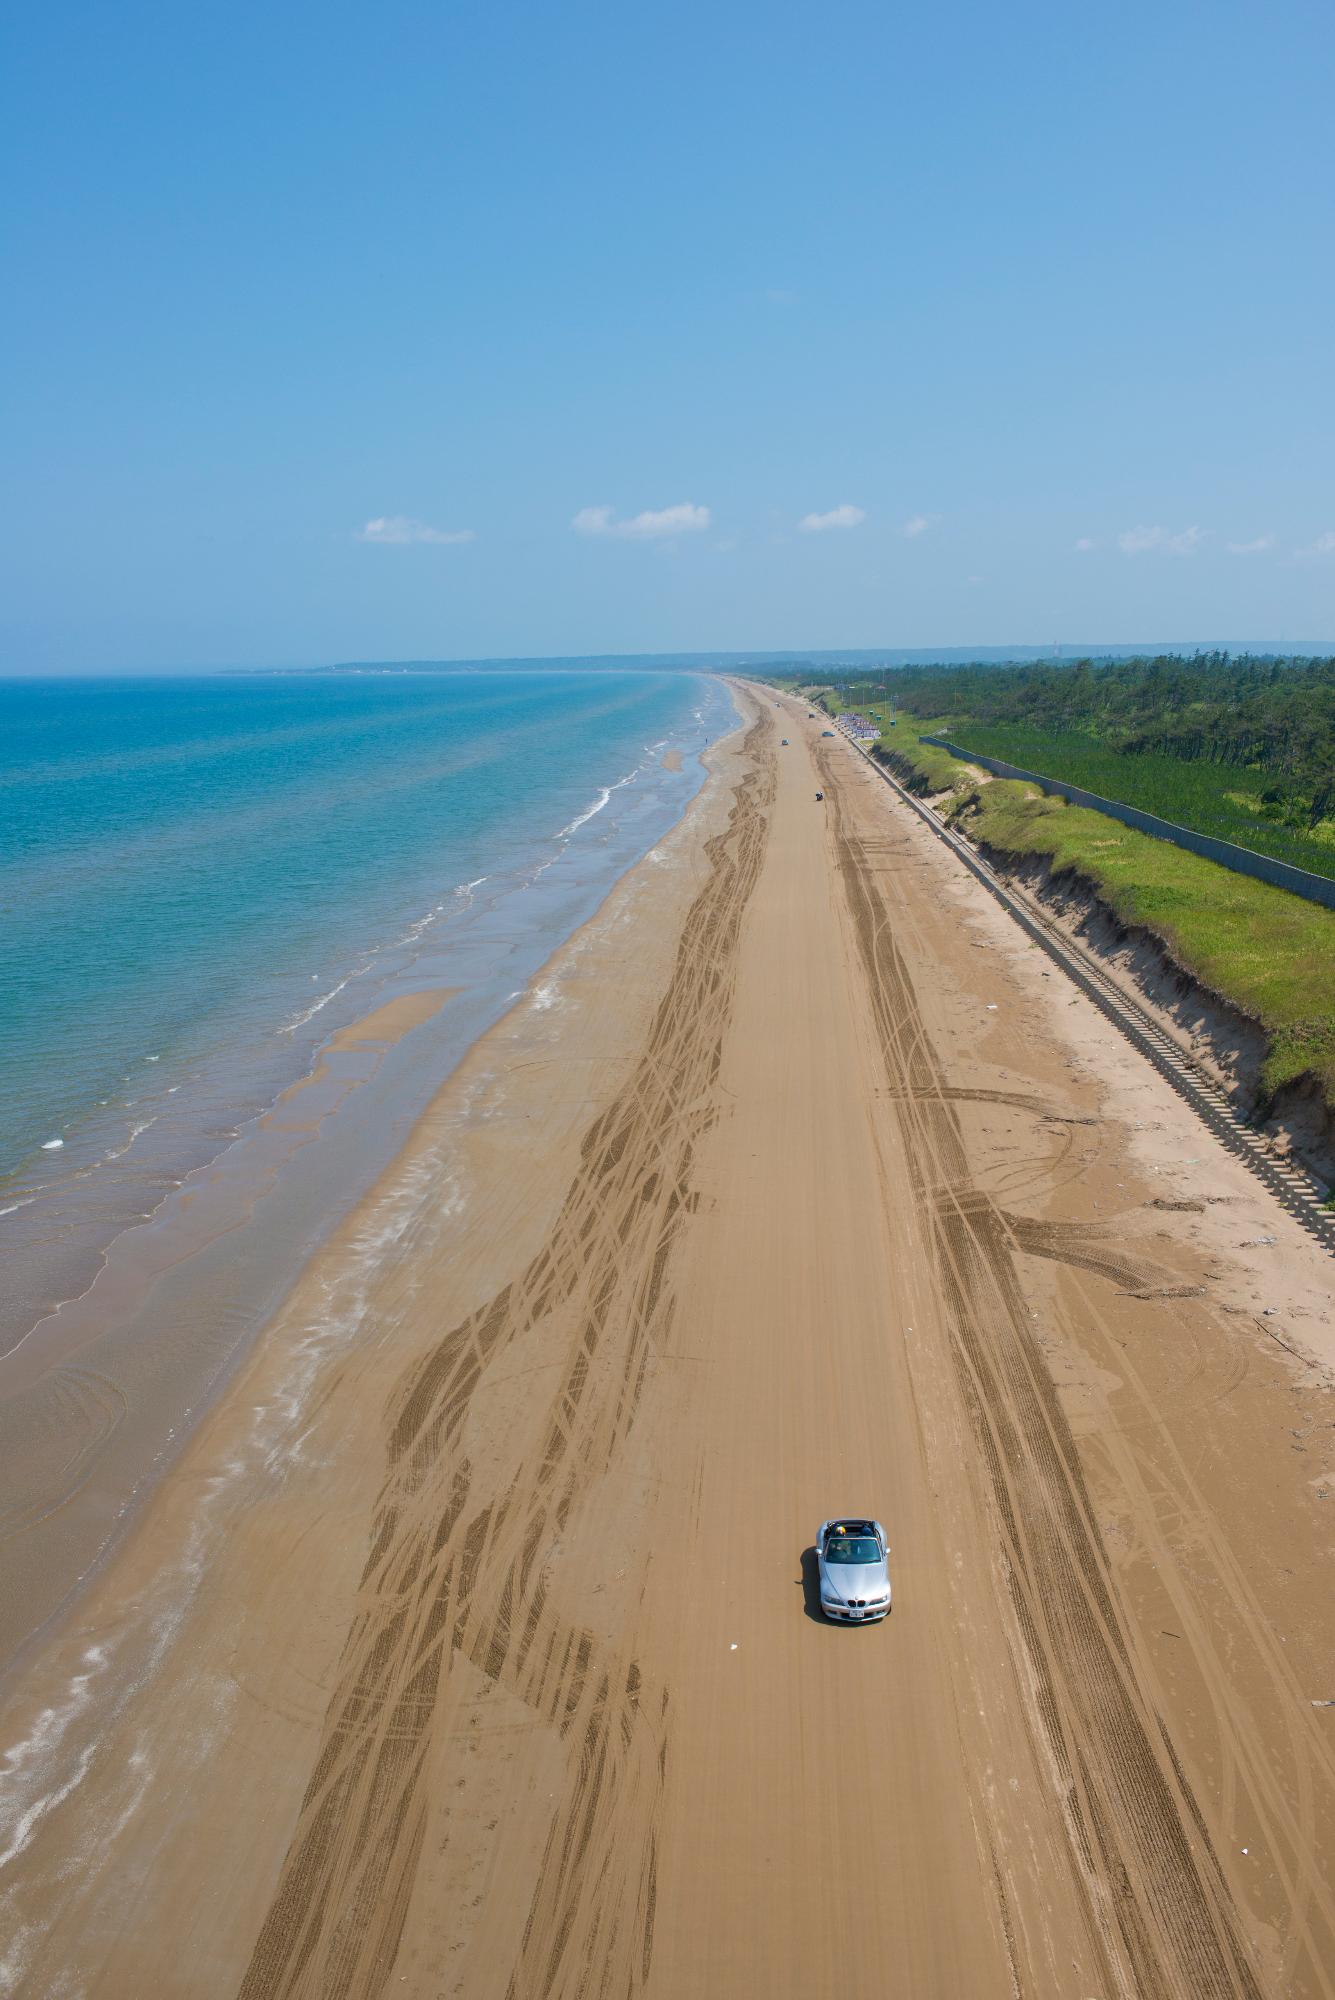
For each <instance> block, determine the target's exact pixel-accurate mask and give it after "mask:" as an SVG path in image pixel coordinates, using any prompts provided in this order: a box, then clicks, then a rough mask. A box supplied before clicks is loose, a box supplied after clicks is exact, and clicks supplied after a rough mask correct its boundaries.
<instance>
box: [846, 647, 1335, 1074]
mask: <svg viewBox="0 0 1335 2000" xmlns="http://www.w3.org/2000/svg"><path fill="white" fill-rule="evenodd" d="M807 693H808V698H809V699H811V700H812V705H813V707H814V706H815V705H816V701H817V700H820V701H823V702H824V705H825V706H826V707H827V709H828V710H829V712H830V713H831V714H834V713H837V712H838V711H839V710H840V709H842V708H844V707H848V708H854V709H858V710H861V711H862V712H863V713H866V714H870V715H872V716H874V717H875V718H876V719H877V720H882V719H883V718H884V719H885V720H887V721H888V714H889V711H888V709H883V707H882V703H881V691H880V688H879V686H874V685H864V686H861V687H859V686H856V685H854V686H850V687H849V688H848V689H847V690H846V693H845V695H844V696H842V697H840V696H838V695H836V694H834V692H833V691H832V690H828V689H827V690H824V691H822V692H821V693H820V694H819V695H817V694H816V693H815V691H814V690H812V689H810V688H808V690H807ZM963 729H964V725H962V724H959V723H955V724H953V725H947V724H946V723H945V722H943V720H942V719H941V718H939V717H938V718H936V719H935V720H931V719H923V718H921V717H918V716H912V715H905V714H904V713H903V711H902V710H901V711H900V712H899V715H898V719H897V721H896V724H895V727H894V728H893V729H890V728H889V727H886V728H885V729H884V730H883V733H882V735H881V737H880V739H879V740H878V742H877V743H876V744H875V745H874V746H873V752H872V754H873V755H874V756H878V757H880V758H881V759H882V760H884V761H885V762H887V763H888V764H889V765H890V766H891V768H892V769H893V770H894V771H895V772H896V774H897V775H898V776H899V777H900V778H901V780H902V781H904V782H907V783H908V785H909V787H910V789H912V790H914V791H917V792H920V793H930V794H933V795H936V794H939V793H942V792H953V793H954V797H953V799H951V800H949V801H947V802H946V805H945V811H946V814H947V816H948V817H950V818H951V819H952V820H954V822H955V823H956V824H957V825H958V826H959V828H960V830H961V831H962V832H965V833H967V834H968V835H969V836H970V837H971V838H972V839H974V840H976V841H981V842H984V843H986V844H987V845H988V846H989V847H991V848H993V849H995V850H997V851H999V852H1000V853H1002V854H1009V855H1014V856H1015V857H1017V858H1019V857H1021V856H1024V855H1029V854H1033V855H1043V856H1046V857H1047V858H1048V859H1049V861H1050V863H1051V866H1052V869H1053V872H1054V873H1058V872H1062V871H1072V872H1074V873H1077V874H1079V875H1080V876H1081V877H1082V878H1083V879H1084V880H1085V881H1086V882H1088V883H1089V884H1090V885H1091V887H1092V888H1093V890H1094V891H1095V893H1096V894H1097V895H1098V896H1099V897H1100V899H1101V900H1102V901H1103V902H1104V903H1105V904H1107V905H1108V907H1109V908H1110V909H1111V910H1112V911H1113V912H1114V913H1115V914H1116V915H1117V916H1118V917H1119V918H1120V919H1121V921H1122V922H1123V923H1125V924H1127V925H1134V926H1136V927H1139V928H1142V929H1144V930H1146V931H1149V932H1150V933H1151V934H1152V935H1153V936H1155V937H1158V938H1161V939H1162V940H1163V942H1164V944H1165V946H1166V947H1167V949H1168V951H1169V953H1170V954H1171V956H1172V957H1173V958H1174V959H1175V960H1176V961H1177V963H1178V964H1179V965H1181V966H1182V967H1183V968H1184V970H1186V971H1187V972H1188V973H1190V974H1191V975H1192V977H1193V978H1195V979H1196V980H1197V981H1198V982H1199V983H1200V984H1201V985H1202V986H1204V987H1208V988H1209V989H1211V990H1212V991H1214V992H1216V993H1219V994H1221V995H1222V996H1223V997H1224V998H1225V999H1227V1000H1230V1001H1232V1002H1233V1003H1234V1005H1236V1006H1237V1007H1239V1008H1241V1009H1242V1011H1243V1012H1244V1013H1246V1014H1248V1015H1250V1016H1251V1017H1252V1018H1253V1019H1254V1020H1256V1021H1258V1022H1259V1023H1260V1024H1261V1026H1262V1028H1263V1029H1264V1030H1265V1032H1266V1035H1267V1037H1268V1040H1269V1054H1268V1056H1267V1058H1266V1062H1265V1065H1264V1068H1263V1071H1262V1084H1263V1087H1264V1088H1265V1089H1266V1090H1267V1091H1269V1092H1270V1093H1274V1092H1275V1091H1277V1090H1279V1089H1280V1088H1281V1086H1282V1085H1284V1084H1286V1083H1290V1082H1292V1081H1294V1080H1295V1079H1296V1078H1298V1077H1300V1076H1305V1075H1309V1074H1310V1075H1313V1076H1315V1077H1316V1078H1317V1079H1318V1081H1319V1083H1320V1085H1321V1087H1322V1089H1323V1090H1324V1092H1325V1095H1326V1097H1327V1099H1328V1100H1329V1101H1331V1102H1332V1103H1335V910H1328V909H1325V908H1324V907H1323V906H1322V905H1321V904H1319V903H1309V902H1306V901H1304V899H1303V898H1302V897H1301V896H1292V895H1289V894H1288V893H1287V892H1286V891H1285V890H1283V889H1273V888H1271V887H1270V885H1269V883H1266V882H1256V881H1253V880H1252V879H1251V877H1250V876H1246V875H1238V874H1236V873H1234V871H1233V870H1232V869H1228V868H1223V867H1221V866H1219V865H1218V864H1217V863H1216V862H1213V861H1206V860H1204V859H1202V857H1201V856H1199V855H1196V854H1188V853H1187V852H1185V850H1184V849H1182V848H1180V847H1174V846H1173V845H1172V843H1171V842H1169V841H1164V840H1155V839H1154V838H1153V837H1152V836H1151V835H1149V834H1146V833H1137V832H1135V831H1134V830H1133V829H1132V828H1130V827H1124V826H1122V825H1121V824H1120V822H1119V821H1117V820H1114V819H1109V818H1108V817H1107V815H1106V814H1103V813H1098V812H1094V811H1092V810H1090V809H1089V808H1087V807H1083V806H1073V805H1068V804H1067V802H1066V801H1065V800H1064V799H1061V798H1045V797H1043V796H1042V795H1041V794H1039V793H1036V792H1035V790H1034V788H1033V787H1032V786H1031V785H1028V784H1023V783H1020V782H1018V781H1015V780H1010V779H1004V778H993V779H990V780H988V781H987V782H980V780H979V774H978V772H977V770H976V768H971V767H970V766H969V765H968V764H965V763H962V762H961V761H960V760H959V759H957V758H955V757H952V756H951V755H950V753H949V752H948V751H945V750H941V749H938V748H937V747H936V746H935V745H933V744H930V743H923V742H921V741H920V738H921V737H922V736H924V735H929V736H932V735H949V736H950V737H951V739H952V741H954V742H957V743H964V742H972V743H973V745H974V747H976V748H978V749H980V750H984V751H985V754H989V755H996V756H1001V757H1004V758H1006V760H1007V761H1008V762H1011V763H1020V764H1024V765H1025V766H1027V768H1029V769H1031V770H1042V771H1043V773H1044V775H1045V776H1049V777H1067V778H1069V779H1070V781H1071V782H1072V783H1075V784H1083V785H1086V786H1087V787H1088V789H1089V790H1091V791H1098V792H1100V793H1101V794H1102V795H1103V796H1104V797H1108V796H1110V793H1111V792H1112V789H1113V788H1110V786H1109V784H1108V783H1107V782H1103V783H1094V782H1091V777H1092V769H1091V768H1090V767H1085V769H1086V771H1087V773H1088V774H1087V775H1083V776H1080V777H1076V776H1075V775H1074V773H1073V772H1072V771H1071V770H1070V769H1069V767H1068V768H1066V769H1063V770H1046V769H1044V766H1043V764H1042V763H1041V762H1039V761H1038V760H1037V759H1036V758H1035V757H1034V755H1033V754H1032V751H1031V750H1029V749H1028V746H1031V745H1032V742H1033V740H1034V737H1035V736H1036V735H1037V734H1038V732H1026V736H1025V740H1026V746H1027V754H1025V755H1024V756H1019V755H1017V754H1016V750H1017V747H1018V737H1017V736H1007V738H1006V739H1005V740H1006V742H1007V744H1008V746H1009V747H1007V748H1005V749H1000V748H998V749H996V750H995V751H993V750H991V749H990V748H989V747H988V745H987V744H985V742H984V739H983V732H982V731H981V729H979V730H977V731H974V730H972V729H971V730H970V732H969V736H968V737H967V738H966V737H965V736H964V734H963ZM993 740H995V741H997V742H1000V741H1001V736H1000V732H999V731H998V732H997V733H996V735H995V736H994V738H993ZM1048 740H1049V741H1052V740H1054V739H1053V738H1051V737H1049V738H1048ZM1080 740H1081V741H1082V742H1088V740H1089V739H1087V738H1082V739H1080ZM1104 754H1107V755H1109V756H1111V757H1113V758H1114V759H1115V761H1116V762H1117V763H1118V764H1119V765H1120V766H1122V767H1125V766H1126V765H1127V764H1129V763H1130V762H1132V761H1133V760H1132V759H1130V758H1118V757H1117V753H1115V752H1107V753H1104ZM1144 761H1145V762H1147V763H1148V762H1150V761H1155V762H1159V761H1164V762H1168V761H1172V760H1166V759H1165V760H1158V759H1155V760H1149V759H1146V760H1144ZM1201 768H1202V767H1200V766H1183V765H1181V764H1175V769H1176V770H1183V769H1186V770H1189V771H1190V770H1199V769H1201ZM1203 768H1204V770H1205V771H1207V772H1213V773H1215V774H1220V773H1222V775H1223V782H1224V783H1226V784H1227V785H1228V786H1229V788H1230V789H1232V790H1234V791H1240V792H1242V793H1243V794H1244V796H1250V795H1252V793H1253V792H1254V791H1255V789H1256V778H1257V774H1256V773H1254V772H1250V771H1249V772H1247V773H1246V774H1245V778H1246V783H1245V785H1240V784H1239V781H1238V773H1237V769H1236V767H1232V766H1218V765H1215V766H1204V767H1203ZM1222 789H1223V786H1222V784H1221V792H1222ZM1115 795H1116V796H1117V797H1119V798H1122V799H1125V798H1126V797H1127V793H1126V789H1125V788H1121V789H1117V790H1116V791H1115ZM1157 796H1158V797H1159V798H1160V799H1161V800H1162V796H1163V795H1162V794H1159V795H1157ZM1179 799H1180V795H1179ZM1130 803H1135V804H1143V805H1144V809H1145V810H1146V811H1153V812H1158V813H1159V814H1160V815H1161V816H1162V817H1163V818H1172V819H1176V820H1177V821H1178V822H1179V824H1191V821H1190V820H1189V819H1187V820H1184V818H1183V814H1182V812H1181V810H1180V804H1179V810H1177V811H1172V812H1170V811H1166V810H1165V806H1164V804H1163V803H1162V802H1161V803H1158V804H1150V803H1147V802H1145V801H1142V800H1141V799H1134V800H1131V801H1130ZM1235 804H1236V802H1235ZM1237 810H1238V812H1239V813H1240V814H1241V815H1243V816H1244V823H1245V825H1246V826H1248V827H1249V828H1251V829H1253V831H1254V829H1255V828H1256V824H1257V820H1256V816H1254V815H1252V814H1251V813H1249V812H1248V811H1247V809H1246V807H1244V806H1240V805H1239V806H1237ZM1261 823H1262V825H1265V824H1266V822H1264V821H1262V822H1261ZM1204 830H1205V831H1214V828H1212V827H1207V828H1205V829H1204ZM1226 837H1227V838H1233V839H1236V838H1239V837H1240V836H1239V835H1237V834H1232V833H1231V834H1229V835H1228V836H1226ZM1241 837H1242V839H1243V844H1244V845H1246V846H1249V847H1258V846H1259V845H1260V843H1259V841H1258V840H1256V839H1255V838H1254V837H1253V838H1246V836H1245V835H1243V836H1241ZM1266 851H1271V850H1268V849H1267V850H1266ZM1327 851H1328V852H1329V850H1327ZM1284 858H1285V859H1287V858H1288V856H1287V855H1286V856H1285V857H1284ZM1302 865H1304V866H1308V867H1311V866H1312V865H1313V864H1312V861H1311V860H1310V859H1309V860H1305V861H1304V862H1303V864H1302ZM1320 872H1323V873H1324V872H1328V871H1327V870H1324V869H1323V870H1321V871H1320Z"/></svg>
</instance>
